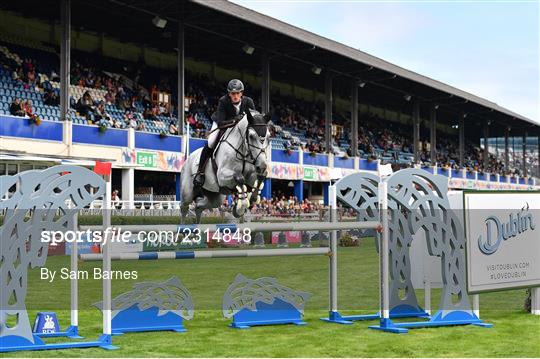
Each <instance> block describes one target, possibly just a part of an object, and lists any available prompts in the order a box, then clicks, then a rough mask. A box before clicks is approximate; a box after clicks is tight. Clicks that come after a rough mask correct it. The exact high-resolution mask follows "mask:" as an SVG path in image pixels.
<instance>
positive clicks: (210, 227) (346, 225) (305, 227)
mask: <svg viewBox="0 0 540 359" xmlns="http://www.w3.org/2000/svg"><path fill="white" fill-rule="evenodd" d="M117 227H118V228H119V229H121V230H122V231H123V232H126V231H131V232H132V233H135V232H151V231H154V232H155V231H172V232H178V233H181V234H182V233H186V232H187V233H193V231H195V230H199V231H200V232H201V233H202V232H204V231H210V232H216V231H218V230H219V231H221V232H223V231H225V230H229V231H231V232H236V231H240V232H241V231H243V230H247V229H249V230H251V231H252V232H270V231H332V230H347V229H378V228H380V227H381V224H380V222H377V221H351V222H282V223H276V222H273V223H270V222H266V223H263V222H249V223H241V224H236V223H225V224H180V225H174V224H173V225H170V224H169V225H125V226H117ZM80 229H81V230H83V231H86V230H90V231H100V230H101V229H102V227H101V226H81V227H80Z"/></svg>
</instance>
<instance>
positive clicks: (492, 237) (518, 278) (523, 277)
mask: <svg viewBox="0 0 540 359" xmlns="http://www.w3.org/2000/svg"><path fill="white" fill-rule="evenodd" d="M464 206H465V211H464V217H465V218H464V220H465V235H466V239H467V282H468V291H469V292H470V293H479V292H485V291H494V290H502V289H512V288H520V287H532V286H540V226H539V223H540V192H499V193H496V192H485V191H484V192H464Z"/></svg>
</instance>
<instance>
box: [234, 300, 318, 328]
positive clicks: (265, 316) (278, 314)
mask: <svg viewBox="0 0 540 359" xmlns="http://www.w3.org/2000/svg"><path fill="white" fill-rule="evenodd" d="M276 324H295V325H306V324H307V323H306V322H304V321H303V320H302V313H301V312H300V311H299V310H298V309H296V308H295V307H294V306H293V305H291V304H290V303H287V302H285V301H283V300H281V299H275V300H274V302H273V303H272V304H267V303H263V302H257V304H256V309H255V310H249V309H245V308H244V309H242V310H241V311H239V312H238V313H236V314H234V315H233V321H232V323H231V324H229V327H231V328H235V329H248V328H250V327H253V326H259V325H276Z"/></svg>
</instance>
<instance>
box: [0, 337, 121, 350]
mask: <svg viewBox="0 0 540 359" xmlns="http://www.w3.org/2000/svg"><path fill="white" fill-rule="evenodd" d="M33 339H34V342H32V341H30V340H28V339H27V338H23V337H19V336H15V335H12V336H7V337H3V338H2V345H1V346H0V353H7V352H17V351H23V350H51V349H73V348H102V349H106V350H114V349H118V347H116V346H114V345H112V340H111V336H110V335H105V334H103V335H102V336H100V337H99V339H98V340H96V341H90V342H72V343H53V344H45V342H43V340H41V338H40V337H39V336H37V335H34V336H33Z"/></svg>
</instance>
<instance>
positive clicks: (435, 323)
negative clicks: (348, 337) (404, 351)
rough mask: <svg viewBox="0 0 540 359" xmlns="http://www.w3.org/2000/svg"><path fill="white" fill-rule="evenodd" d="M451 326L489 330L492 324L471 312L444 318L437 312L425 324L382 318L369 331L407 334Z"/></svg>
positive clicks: (457, 311)
mask: <svg viewBox="0 0 540 359" xmlns="http://www.w3.org/2000/svg"><path fill="white" fill-rule="evenodd" d="M453 325H477V326H480V327H484V328H491V327H492V326H493V324H490V323H485V322H483V321H482V320H481V319H480V318H478V317H477V316H476V315H474V314H473V313H471V312H466V311H461V310H456V311H452V312H450V313H448V314H447V315H445V316H444V317H443V316H442V313H441V311H438V312H437V313H436V314H435V315H434V316H433V317H432V318H431V319H430V320H428V321H425V322H409V323H394V322H392V320H390V319H384V318H382V319H381V321H380V323H379V325H371V326H370V327H369V328H370V329H375V330H381V331H383V332H389V333H397V334H401V333H407V332H408V331H409V329H416V328H430V327H445V326H453Z"/></svg>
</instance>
